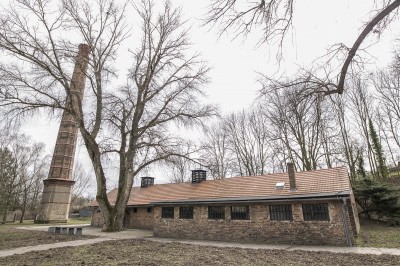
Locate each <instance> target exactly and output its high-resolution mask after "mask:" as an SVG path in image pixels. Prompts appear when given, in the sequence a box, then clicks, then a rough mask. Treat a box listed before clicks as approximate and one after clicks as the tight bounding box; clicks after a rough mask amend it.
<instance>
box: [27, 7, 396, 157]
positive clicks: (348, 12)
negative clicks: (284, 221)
mask: <svg viewBox="0 0 400 266" xmlns="http://www.w3.org/2000/svg"><path fill="white" fill-rule="evenodd" d="M156 2H161V1H156ZM373 2H374V1H372V0H370V1H367V0H336V1H321V0H298V1H296V6H295V10H294V12H295V15H294V20H293V24H294V30H293V31H292V32H291V33H290V34H289V35H288V36H287V38H286V39H285V43H284V47H283V60H282V61H281V62H280V64H277V61H276V57H275V55H276V51H277V47H276V46H274V45H271V44H264V45H261V46H257V45H256V44H257V37H258V35H257V34H256V33H255V34H254V35H251V36H250V37H249V38H248V39H245V40H244V39H242V38H240V37H239V38H237V39H236V40H232V35H231V36H230V35H223V36H220V37H218V36H217V34H216V30H215V29H210V28H209V27H201V23H202V22H201V19H202V18H204V15H205V13H206V9H205V7H206V5H207V3H208V1H206V0H205V1H187V0H186V1H185V0H172V3H173V4H176V5H181V6H182V11H183V15H184V17H185V18H186V19H188V25H191V30H190V34H191V37H192V41H193V45H194V49H195V50H197V51H199V52H200V53H201V54H202V55H203V58H204V60H206V61H208V62H209V64H210V66H211V67H212V70H211V72H210V78H211V82H210V83H209V84H207V85H206V92H207V94H208V96H209V98H208V101H209V102H211V103H215V104H218V105H219V106H220V107H221V110H222V111H223V112H224V113H227V112H231V111H237V110H241V109H243V108H247V107H248V106H249V105H250V104H251V103H252V102H253V101H254V99H255V98H256V96H257V91H258V89H259V88H260V86H259V84H258V83H257V82H256V80H257V78H258V74H257V73H263V74H265V75H276V74H278V73H283V72H284V73H286V74H287V75H290V74H293V73H295V71H296V70H297V69H298V67H299V66H300V67H306V68H307V67H309V66H310V65H311V64H312V61H313V60H315V59H316V58H317V57H319V56H321V55H323V54H324V53H325V52H326V49H327V48H328V47H329V46H330V45H333V44H335V43H345V44H346V45H347V46H351V45H352V43H353V42H354V41H355V39H356V37H357V34H358V33H359V32H360V31H361V29H362V26H363V25H364V23H365V22H366V21H367V19H368V18H369V17H370V13H369V12H371V11H372V10H373V7H374V6H373ZM130 18H132V17H131V16H130ZM133 18H134V17H133ZM134 24H137V22H136V23H134ZM394 24H396V25H394V26H392V28H391V29H389V30H387V31H385V32H384V34H382V35H381V36H380V38H379V41H378V42H377V40H378V39H377V37H378V36H377V35H376V34H375V36H372V38H369V39H368V40H367V43H366V45H368V46H369V45H370V44H373V43H376V44H375V45H373V46H372V47H370V48H369V49H368V52H369V53H370V55H371V58H370V59H371V61H370V63H371V64H370V66H369V67H370V68H371V69H372V70H373V69H376V68H377V67H383V66H385V65H386V64H387V63H388V62H389V61H390V59H391V56H392V52H393V50H394V48H395V47H396V45H397V46H398V43H396V39H397V40H398V36H400V35H399V26H398V25H397V24H399V23H397V22H396V23H394ZM128 48H129V46H128V43H127V44H126V46H123V47H121V51H120V56H121V57H120V58H119V59H118V65H121V66H123V65H124V64H125V65H127V66H129V63H130V62H131V61H129V60H127V58H128V59H129V58H130V57H129V56H126V53H127V49H128ZM124 55H125V56H124ZM121 73H123V72H121ZM123 78H124V77H123ZM124 79H125V78H124ZM58 123H59V122H58V121H47V120H46V119H43V118H36V119H32V120H31V121H30V122H29V123H28V125H27V126H25V127H24V128H23V130H24V131H25V132H26V133H27V134H29V135H31V136H32V137H33V138H34V139H35V140H36V141H41V142H44V143H45V144H46V145H47V149H48V151H51V150H52V149H53V147H54V144H55V139H56V135H57V129H58ZM78 155H79V158H80V159H79V160H84V161H86V159H85V157H86V151H85V150H84V148H83V147H80V148H79V149H78Z"/></svg>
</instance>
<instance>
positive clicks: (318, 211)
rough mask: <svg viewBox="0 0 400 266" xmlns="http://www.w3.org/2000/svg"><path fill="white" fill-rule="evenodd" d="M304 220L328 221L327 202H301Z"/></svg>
mask: <svg viewBox="0 0 400 266" xmlns="http://www.w3.org/2000/svg"><path fill="white" fill-rule="evenodd" d="M303 218H304V221H329V210H328V203H319V204H303Z"/></svg>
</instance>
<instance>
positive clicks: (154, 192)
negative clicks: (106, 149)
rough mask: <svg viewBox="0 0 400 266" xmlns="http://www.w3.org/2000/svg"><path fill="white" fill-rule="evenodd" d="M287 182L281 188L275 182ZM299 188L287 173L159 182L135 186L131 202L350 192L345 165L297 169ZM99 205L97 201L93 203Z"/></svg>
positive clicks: (111, 195)
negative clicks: (196, 181) (311, 169)
mask: <svg viewBox="0 0 400 266" xmlns="http://www.w3.org/2000/svg"><path fill="white" fill-rule="evenodd" d="M278 182H285V186H284V188H283V189H282V190H279V189H276V187H275V186H276V183H278ZM296 183H297V190H296V191H290V187H289V186H290V185H289V177H288V175H287V173H278V174H268V175H261V176H240V177H231V178H226V179H222V180H207V181H203V182H201V183H197V184H192V183H177V184H159V185H153V186H150V187H147V188H140V187H133V188H132V191H131V195H130V198H129V202H128V205H130V206H139V205H148V204H152V203H154V202H161V201H185V202H187V201H191V200H192V201H199V200H213V199H214V200H215V199H228V200H229V199H232V200H235V199H239V198H262V197H266V198H271V197H278V198H281V197H282V198H287V197H293V196H298V197H302V196H312V195H315V196H318V195H333V194H335V193H340V192H342V193H344V194H349V193H350V191H351V186H350V182H349V178H348V175H347V170H346V168H345V167H338V168H331V169H322V170H314V171H306V172H296ZM116 194H117V189H114V190H112V191H110V192H109V193H108V197H109V200H110V202H112V203H113V202H115V198H116ZM94 205H96V204H94Z"/></svg>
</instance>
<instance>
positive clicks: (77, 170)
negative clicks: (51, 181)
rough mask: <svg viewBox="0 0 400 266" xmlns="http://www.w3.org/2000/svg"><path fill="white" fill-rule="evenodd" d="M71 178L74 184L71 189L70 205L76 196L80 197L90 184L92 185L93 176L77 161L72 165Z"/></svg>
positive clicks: (76, 198)
mask: <svg viewBox="0 0 400 266" xmlns="http://www.w3.org/2000/svg"><path fill="white" fill-rule="evenodd" d="M73 180H74V181H75V184H74V187H73V189H72V198H71V205H74V203H75V202H76V201H77V200H78V198H82V197H83V196H84V194H85V193H87V192H88V189H89V188H90V186H91V185H93V181H94V180H95V177H94V175H91V174H90V173H89V172H88V171H86V170H85V169H84V168H83V166H82V164H81V163H79V162H78V163H75V165H74V172H73Z"/></svg>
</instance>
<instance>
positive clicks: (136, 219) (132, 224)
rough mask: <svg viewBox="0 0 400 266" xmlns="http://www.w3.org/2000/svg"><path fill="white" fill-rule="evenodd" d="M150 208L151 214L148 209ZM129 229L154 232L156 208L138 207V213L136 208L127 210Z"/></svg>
mask: <svg viewBox="0 0 400 266" xmlns="http://www.w3.org/2000/svg"><path fill="white" fill-rule="evenodd" d="M148 208H150V209H149V210H150V212H148V211H147V209H148ZM127 212H128V213H129V214H128V217H126V218H127V228H137V229H148V230H153V221H154V219H153V214H154V208H152V207H138V208H136V212H134V208H128V209H127Z"/></svg>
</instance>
